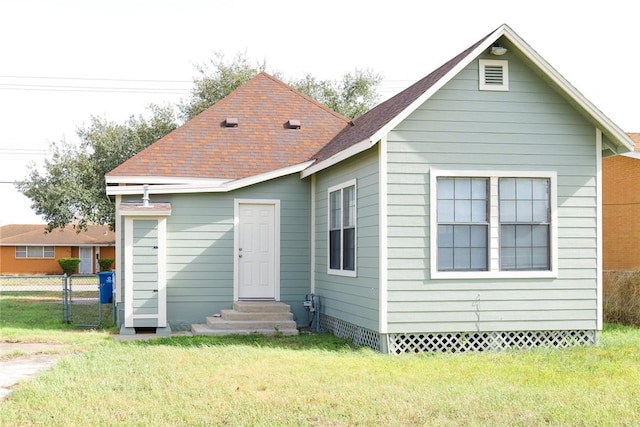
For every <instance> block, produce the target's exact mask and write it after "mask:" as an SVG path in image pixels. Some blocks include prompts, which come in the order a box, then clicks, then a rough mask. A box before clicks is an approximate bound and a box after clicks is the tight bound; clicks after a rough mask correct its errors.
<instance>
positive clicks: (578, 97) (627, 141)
mask: <svg viewBox="0 0 640 427" xmlns="http://www.w3.org/2000/svg"><path fill="white" fill-rule="evenodd" d="M499 30H500V32H501V34H500V35H502V34H504V35H505V36H506V37H507V38H508V39H509V41H511V42H512V43H513V44H514V45H515V46H516V47H517V48H518V49H519V50H520V51H521V52H522V53H523V54H524V55H525V56H526V57H527V58H528V59H529V60H530V61H531V62H533V63H534V64H535V65H536V66H537V67H538V68H540V69H541V70H542V71H543V72H544V73H545V74H546V75H547V76H548V77H549V78H550V79H551V81H553V82H554V83H555V84H557V85H558V86H559V87H560V88H561V89H562V90H564V91H565V92H566V93H567V94H568V95H569V96H570V97H571V98H572V99H573V100H574V101H575V102H576V103H577V104H578V105H579V106H580V108H582V109H584V110H585V111H586V112H587V113H588V114H589V115H590V116H591V117H593V118H594V119H595V120H596V122H598V124H599V126H600V127H602V128H603V129H605V130H606V131H607V133H609V134H610V135H612V136H614V137H615V138H616V139H617V140H618V141H619V142H620V145H621V146H622V148H626V149H627V150H628V151H633V146H634V144H633V141H632V140H631V137H629V135H627V134H626V133H625V132H624V131H623V130H622V129H620V128H619V127H618V126H617V125H616V124H615V123H614V122H612V121H611V119H609V118H608V117H607V116H605V115H604V113H602V111H600V110H599V109H598V108H597V107H596V106H595V105H593V104H592V103H591V101H589V100H588V99H587V98H585V97H584V95H582V94H581V93H580V91H578V89H576V88H575V87H574V86H573V85H572V84H571V83H569V81H568V80H566V79H565V78H564V77H562V74H560V73H559V72H558V71H556V70H555V68H553V67H552V66H551V64H549V63H548V62H547V61H546V60H545V59H544V58H542V57H541V56H540V55H539V54H538V53H537V52H536V51H535V50H533V49H532V48H531V46H529V45H528V44H527V43H526V42H525V41H524V40H523V39H521V38H520V37H519V36H518V35H517V34H516V33H515V32H514V31H513V30H512V29H511V28H509V26H507V25H503V26H502V27H500V29H499ZM498 37H499V36H498ZM496 39H497V37H496ZM492 43H493V42H492Z"/></svg>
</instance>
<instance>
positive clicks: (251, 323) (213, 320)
mask: <svg viewBox="0 0 640 427" xmlns="http://www.w3.org/2000/svg"><path fill="white" fill-rule="evenodd" d="M207 326H209V327H210V328H212V329H234V328H236V329H291V328H293V329H295V327H296V322H294V321H293V320H283V321H279V320H225V319H223V318H221V317H215V316H209V317H207Z"/></svg>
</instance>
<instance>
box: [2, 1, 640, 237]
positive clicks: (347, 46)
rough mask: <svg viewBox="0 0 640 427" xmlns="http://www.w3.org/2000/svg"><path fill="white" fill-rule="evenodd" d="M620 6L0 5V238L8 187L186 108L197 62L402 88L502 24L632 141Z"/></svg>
mask: <svg viewBox="0 0 640 427" xmlns="http://www.w3.org/2000/svg"><path fill="white" fill-rule="evenodd" d="M639 9H640V7H639V6H638V5H637V3H636V2H634V1H630V0H608V1H602V0H598V1H593V0H580V1H571V0H563V1H560V0H554V1H547V0H537V1H509V2H498V3H496V2H492V3H486V2H479V1H474V0H468V1H455V0H448V1H403V0H394V1H389V0H387V1H375V0H368V1H345V0H340V1H334V0H322V1H301V0H295V1H278V0H272V1H248V0H230V1H214V0H209V1H204V0H202V1H197V0H92V1H87V0H67V1H63V0H58V1H56V0H2V2H0V40H1V43H0V118H1V120H2V126H1V128H0V197H1V200H2V202H0V225H2V224H7V223H37V222H41V220H40V219H39V218H38V217H37V216H36V215H35V214H33V212H32V211H31V210H30V209H29V204H30V202H29V200H28V199H27V198H26V197H24V196H22V195H21V194H20V193H17V192H16V191H15V190H14V187H13V185H12V184H11V183H12V182H13V181H15V180H19V179H23V178H24V177H25V176H26V175H27V173H28V164H29V162H36V163H40V164H41V163H42V160H43V159H44V157H45V156H46V153H47V147H48V146H49V143H50V142H56V141H61V140H62V139H66V140H69V141H75V140H77V138H76V135H75V131H76V129H77V127H78V126H81V125H83V124H86V123H88V120H89V118H90V117H91V116H92V115H97V116H101V117H104V118H106V119H109V120H113V121H116V122H121V121H123V120H125V119H126V118H127V117H129V116H130V115H132V114H135V115H137V114H142V113H144V112H145V108H146V106H147V105H149V104H151V103H163V102H171V103H175V102H177V101H179V100H180V99H181V98H186V97H187V96H188V90H189V88H190V87H191V83H190V82H191V81H192V79H193V77H194V76H196V71H195V68H194V64H195V63H201V62H203V61H205V60H206V59H207V58H211V57H212V56H213V54H214V52H222V53H223V54H225V55H226V57H227V58H229V59H231V58H232V57H233V56H234V55H235V54H236V53H238V52H246V55H247V56H248V57H249V58H252V59H255V61H262V60H266V63H267V68H268V70H269V71H271V72H273V71H279V72H281V73H282V74H283V75H284V76H286V77H300V76H302V75H303V74H305V73H311V74H313V75H315V76H316V77H318V78H321V79H337V78H340V77H341V76H342V75H343V74H344V73H346V72H350V71H353V70H354V69H356V68H360V69H363V68H370V69H372V70H374V71H376V72H378V73H381V74H382V75H383V76H384V79H385V80H384V81H383V83H382V86H381V88H380V94H381V96H382V98H383V99H384V98H387V97H389V96H390V95H392V94H394V93H396V92H398V91H399V90H401V89H404V88H405V87H407V86H408V85H410V84H411V83H413V82H414V81H416V80H418V79H419V78H421V77H423V76H425V75H427V74H428V73H429V72H431V71H432V70H433V69H435V68H437V67H438V66H440V65H441V64H442V63H444V62H445V61H447V60H448V59H450V58H451V57H453V56H455V55H456V54H458V53H459V52H461V51H462V50H464V49H466V48H467V47H468V46H470V45H471V44H473V43H474V42H476V41H477V40H479V39H480V38H481V37H483V36H485V35H486V34H488V33H490V32H491V31H493V30H494V29H496V28H497V27H498V26H500V25H501V24H503V23H506V24H508V25H509V26H510V27H511V28H512V29H513V30H515V31H516V32H517V33H518V34H519V35H520V36H521V37H522V38H523V39H524V40H525V41H526V42H527V43H528V44H529V45H531V46H532V47H533V49H535V50H536V51H537V52H538V53H539V54H540V55H542V57H544V58H545V59H546V60H547V61H548V62H549V63H550V64H551V65H552V66H553V67H554V68H555V69H556V70H558V71H559V72H560V73H561V74H562V75H563V76H564V77H565V78H566V79H567V80H569V82H571V83H572V84H573V85H574V86H575V87H576V88H577V89H578V90H579V91H580V92H582V94H583V95H585V96H586V97H587V98H588V99H589V100H590V101H591V102H592V103H594V104H595V105H596V107H598V108H599V109H600V110H601V111H602V112H604V114H605V115H607V116H608V117H609V118H610V119H612V120H613V121H614V122H615V123H616V124H617V125H618V126H620V127H621V128H622V130H624V131H626V132H640V111H639V110H640V107H638V105H639V104H638V100H639V99H640V70H639V67H638V61H639V58H640V31H639V29H638V16H639V14H638V10H639Z"/></svg>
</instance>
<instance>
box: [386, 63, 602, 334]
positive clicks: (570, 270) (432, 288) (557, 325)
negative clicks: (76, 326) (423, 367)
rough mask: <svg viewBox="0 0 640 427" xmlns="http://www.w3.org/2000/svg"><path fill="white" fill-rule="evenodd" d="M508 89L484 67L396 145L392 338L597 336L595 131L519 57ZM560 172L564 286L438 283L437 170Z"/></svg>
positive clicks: (448, 91) (474, 68)
mask: <svg viewBox="0 0 640 427" xmlns="http://www.w3.org/2000/svg"><path fill="white" fill-rule="evenodd" d="M501 59H508V61H509V77H510V90H509V91H508V92H489V91H480V90H478V62H477V60H475V61H472V62H471V63H470V64H469V65H468V66H467V67H466V68H465V69H464V70H462V71H461V72H460V73H459V74H458V75H457V76H456V77H455V78H454V79H453V80H452V81H450V82H449V83H447V84H446V85H445V86H444V87H443V88H442V89H441V90H440V91H438V92H437V93H436V94H434V96H433V97H432V98H431V99H429V100H428V101H427V102H426V103H425V104H423V105H422V106H421V107H420V108H418V109H417V110H416V111H415V112H413V113H412V114H411V115H410V116H409V117H408V118H407V119H406V120H404V121H403V122H402V123H400V124H399V125H398V126H397V128H396V129H394V130H393V131H392V132H391V133H390V134H389V136H388V149H387V155H388V185H387V191H388V227H387V230H388V263H387V265H388V326H389V332H399V333H404V332H458V331H476V330H483V331H505V330H545V329H596V313H597V300H596V275H597V259H596V252H597V250H596V223H597V218H596V194H597V189H596V178H595V175H596V147H595V129H594V127H593V126H592V125H591V124H590V123H588V122H587V121H586V120H585V119H584V118H583V117H582V116H581V115H580V114H579V113H578V112H577V111H576V110H574V109H573V108H572V107H571V106H570V105H569V104H568V103H567V102H566V101H565V100H564V99H563V98H562V97H561V96H559V95H558V94H557V93H556V92H554V90H553V89H552V88H551V87H550V86H549V85H547V84H546V83H545V82H544V81H542V80H541V79H540V78H539V77H538V76H537V75H536V74H534V73H533V72H532V71H531V70H530V69H529V68H527V66H526V65H525V64H524V63H523V62H522V61H520V60H519V58H518V57H517V56H515V55H514V54H513V53H511V52H510V53H508V54H507V55H505V56H504V57H501ZM430 167H435V168H438V169H454V170H463V169H468V170H486V171H493V170H524V171H556V172H557V174H558V181H557V184H558V186H557V190H558V217H559V218H558V221H559V222H558V234H559V240H558V245H559V248H558V262H559V273H558V274H559V277H558V278H557V279H492V280H486V279H485V280H463V279H446V280H431V278H430V271H429V268H430V260H429V257H430V252H429V244H430V230H429V214H430V213H429V197H430V195H429V168H430Z"/></svg>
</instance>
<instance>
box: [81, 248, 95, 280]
mask: <svg viewBox="0 0 640 427" xmlns="http://www.w3.org/2000/svg"><path fill="white" fill-rule="evenodd" d="M78 258H80V265H79V266H78V273H80V274H91V273H93V248H82V247H81V248H80V253H79V256H78Z"/></svg>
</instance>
